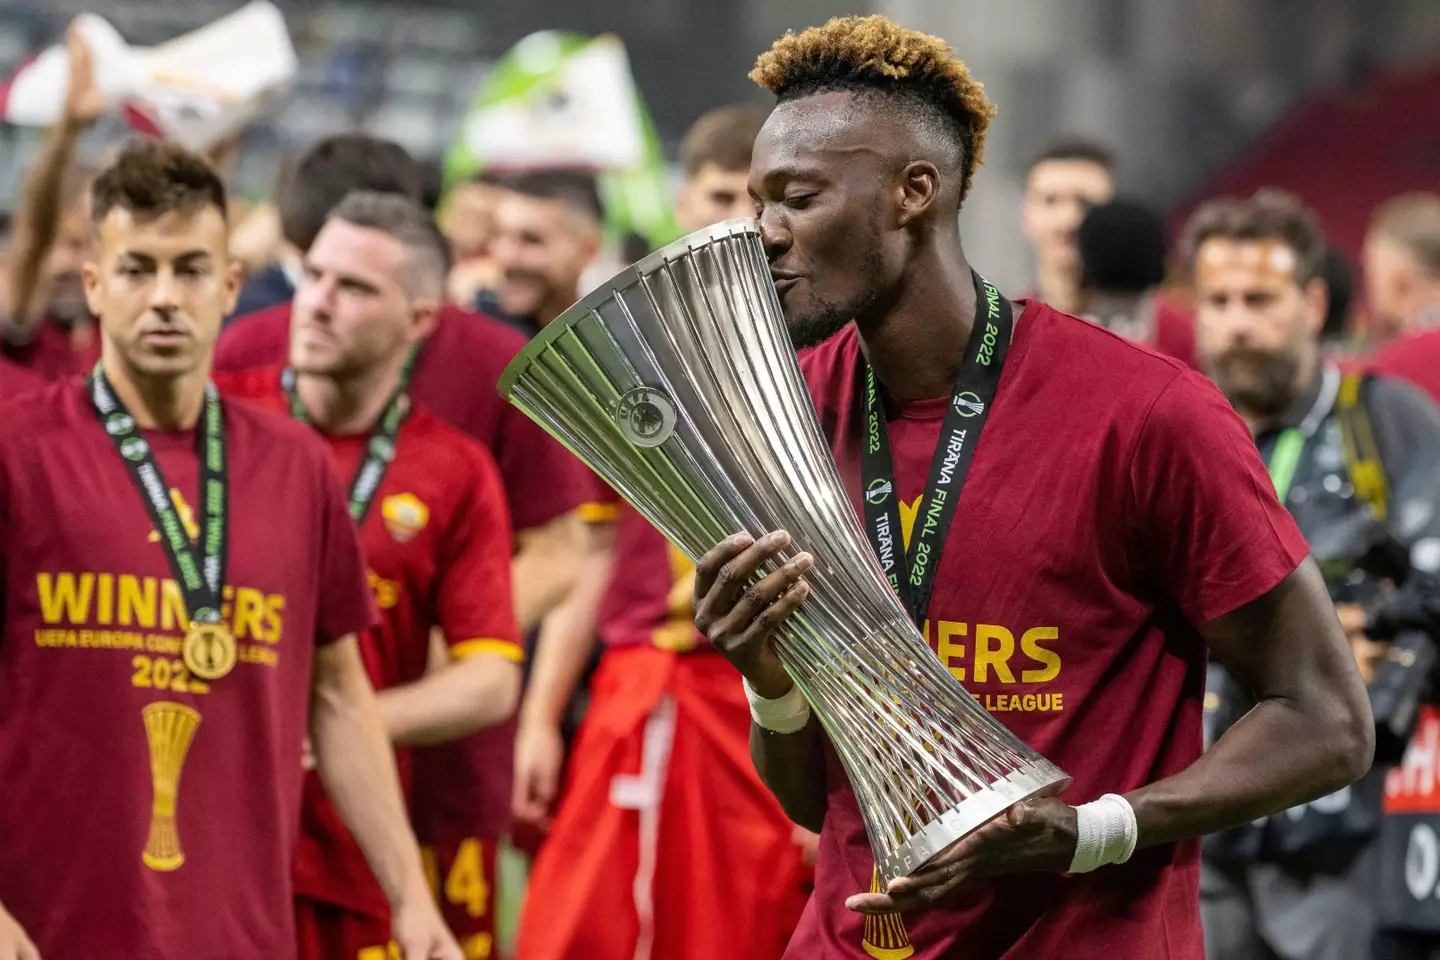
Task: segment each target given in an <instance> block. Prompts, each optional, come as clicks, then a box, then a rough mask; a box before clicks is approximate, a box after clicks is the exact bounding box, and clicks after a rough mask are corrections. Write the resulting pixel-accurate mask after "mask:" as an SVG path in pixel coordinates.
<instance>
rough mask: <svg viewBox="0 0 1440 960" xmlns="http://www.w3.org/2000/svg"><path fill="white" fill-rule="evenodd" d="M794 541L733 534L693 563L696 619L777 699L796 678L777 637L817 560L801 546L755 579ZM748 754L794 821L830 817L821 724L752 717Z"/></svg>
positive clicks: (811, 822)
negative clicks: (781, 725)
mask: <svg viewBox="0 0 1440 960" xmlns="http://www.w3.org/2000/svg"><path fill="white" fill-rule="evenodd" d="M789 542H790V537H789V535H788V534H786V533H785V532H784V531H779V532H777V533H772V534H770V535H769V536H767V537H762V538H761V539H760V541H759V542H758V543H757V542H755V540H754V538H752V537H751V536H750V535H749V534H739V535H737V536H734V537H730V538H729V539H727V540H725V541H724V542H723V543H721V544H719V545H718V546H716V547H715V548H714V549H713V550H711V551H710V552H709V553H707V554H705V556H703V557H701V558H700V562H699V563H697V564H696V565H695V599H694V602H695V626H696V628H697V629H699V631H700V632H701V633H703V634H705V636H707V637H709V638H710V642H711V643H713V644H714V645H715V648H716V649H717V650H719V651H720V652H721V653H723V654H724V655H725V656H726V657H727V658H728V659H729V660H730V663H731V664H733V665H734V666H735V668H736V669H737V670H739V671H740V674H741V676H743V677H744V678H745V679H746V680H748V681H749V682H750V686H751V687H753V688H754V689H755V692H756V693H758V694H759V695H760V696H762V697H765V698H767V699H771V700H774V699H778V698H780V697H783V696H785V694H787V693H789V692H790V689H791V688H792V687H793V686H794V685H795V681H793V680H791V679H790V675H789V674H788V673H786V672H785V668H784V667H783V666H782V665H781V663H780V658H779V657H778V656H777V655H776V654H775V647H774V644H773V640H774V636H775V631H776V629H777V628H778V627H779V626H780V624H781V623H783V622H784V621H785V618H786V617H788V616H790V614H791V613H793V612H795V611H796V610H798V609H800V605H801V604H803V603H804V602H805V598H806V597H807V596H809V595H810V587H809V585H808V584H806V583H805V582H804V581H802V580H801V579H800V577H801V575H802V574H803V573H804V572H805V571H806V570H808V569H810V566H811V565H812V564H813V560H812V558H811V556H810V554H808V553H801V554H799V555H797V556H796V557H795V558H793V559H792V560H791V561H790V562H789V563H787V564H785V565H784V566H783V567H781V568H780V569H779V570H777V571H775V572H774V573H771V574H770V575H769V576H767V577H765V578H764V579H762V580H760V581H759V582H758V583H755V584H754V585H749V584H750V580H751V579H752V578H753V576H754V574H755V573H756V571H758V570H759V569H760V567H762V566H763V565H764V564H765V562H766V561H768V560H770V559H771V558H772V557H774V556H775V555H776V554H778V553H779V552H780V551H781V550H783V549H784V548H785V547H786V546H787V545H788V544H789ZM750 756H751V758H752V759H753V760H754V761H755V769H756V770H757V771H759V773H760V779H761V780H763V781H764V782H765V786H767V787H768V788H769V789H770V792H771V793H773V794H774V795H775V798H776V799H777V800H779V801H780V806H781V808H782V809H783V810H784V811H785V814H786V816H788V817H789V818H790V819H791V820H792V821H794V822H795V823H797V824H799V825H800V826H802V827H804V828H805V829H807V830H810V831H811V832H814V833H818V832H820V825H821V824H822V823H823V822H824V821H825V808H826V798H825V753H824V750H823V741H822V739H821V732H820V724H819V722H818V721H816V720H815V718H814V717H813V716H812V717H811V718H810V722H809V723H807V724H805V726H804V727H802V728H801V729H800V730H799V731H797V732H795V733H791V734H784V733H775V732H773V731H770V730H765V729H763V728H761V727H760V726H758V725H757V724H754V723H752V724H751V725H750Z"/></svg>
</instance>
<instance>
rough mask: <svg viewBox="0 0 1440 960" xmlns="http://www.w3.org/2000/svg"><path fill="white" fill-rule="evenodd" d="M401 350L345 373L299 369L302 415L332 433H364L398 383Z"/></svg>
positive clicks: (402, 360) (402, 363)
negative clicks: (303, 370) (361, 368)
mask: <svg viewBox="0 0 1440 960" xmlns="http://www.w3.org/2000/svg"><path fill="white" fill-rule="evenodd" d="M404 367H405V354H404V353H400V354H399V355H398V358H396V359H391V360H388V361H386V362H385V363H380V364H376V365H375V366H374V367H371V368H369V369H367V370H363V371H360V372H358V373H355V374H353V375H347V376H345V377H331V376H327V375H325V374H317V373H301V374H299V375H298V376H296V378H295V392H296V393H297V394H298V395H299V397H300V403H301V404H302V405H303V406H304V407H305V416H306V417H307V418H308V419H309V421H310V423H311V424H312V425H313V426H314V427H315V428H316V429H318V430H321V431H322V432H324V433H329V434H333V435H335V436H347V435H350V434H357V433H368V432H369V431H370V430H372V429H373V428H374V426H375V424H376V423H378V422H379V420H380V415H381V414H382V413H384V412H385V407H386V405H387V404H389V402H390V398H391V397H392V396H394V394H395V391H396V390H397V389H398V388H399V386H400V373H401V370H403V369H404Z"/></svg>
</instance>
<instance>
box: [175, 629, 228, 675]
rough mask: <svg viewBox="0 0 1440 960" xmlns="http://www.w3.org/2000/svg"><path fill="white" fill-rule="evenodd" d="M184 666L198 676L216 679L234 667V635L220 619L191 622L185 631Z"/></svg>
mask: <svg viewBox="0 0 1440 960" xmlns="http://www.w3.org/2000/svg"><path fill="white" fill-rule="evenodd" d="M184 655H185V666H187V667H189V668H190V673H191V674H192V675H194V676H195V677H198V678H199V679H201V680H219V679H220V678H221V677H223V676H225V675H226V674H227V673H229V672H230V671H231V670H234V669H235V661H236V660H237V659H238V657H239V651H238V649H237V648H236V645H235V635H234V634H233V633H231V632H230V628H229V627H227V626H226V625H225V624H223V623H192V624H191V625H190V632H189V633H187V634H185V648H184Z"/></svg>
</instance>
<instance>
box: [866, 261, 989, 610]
mask: <svg viewBox="0 0 1440 960" xmlns="http://www.w3.org/2000/svg"><path fill="white" fill-rule="evenodd" d="M974 278H975V323H974V326H973V327H972V329H971V331H970V339H969V341H968V342H967V343H966V345H965V356H964V359H963V360H962V361H961V363H960V373H959V375H958V377H957V379H956V384H955V390H954V392H953V393H952V394H951V397H950V406H949V408H948V409H947V410H946V411H945V420H944V422H943V423H942V424H941V427H940V443H939V445H938V446H937V447H936V449H935V456H934V458H933V459H932V460H931V462H930V475H929V477H928V478H927V480H926V481H925V495H924V497H923V499H922V500H921V502H920V503H921V513H920V515H919V516H917V517H916V518H915V527H914V530H913V531H912V532H911V536H910V549H909V550H906V549H905V547H904V542H905V541H904V533H903V530H904V528H903V527H902V526H901V519H900V490H899V486H898V484H897V483H896V481H895V463H894V461H893V460H892V459H891V454H890V434H889V430H888V428H887V427H886V425H885V407H884V404H883V403H882V402H881V399H880V396H879V390H878V388H877V386H876V383H875V371H874V370H873V369H871V367H870V365H869V364H865V395H864V399H863V402H864V404H865V418H864V430H865V435H864V436H863V437H862V438H861V447H860V481H861V484H862V486H863V487H864V489H863V490H862V491H861V495H862V496H863V497H864V500H865V532H866V534H867V536H869V538H870V547H871V549H873V550H874V551H875V555H876V557H878V558H879V560H880V566H881V569H883V570H884V571H885V576H886V578H887V579H888V580H889V581H890V586H891V588H892V589H893V590H894V591H895V593H896V594H897V595H898V596H899V597H900V602H901V603H902V604H903V605H904V606H905V609H906V610H907V611H908V612H909V614H910V616H911V619H913V620H914V621H915V625H916V626H917V627H920V628H922V629H923V625H924V622H925V618H926V616H927V615H928V612H929V608H930V593H931V591H932V590H933V589H934V587H935V572H936V570H937V569H938V568H939V566H940V556H941V553H942V552H943V551H944V549H945V541H946V539H948V537H949V533H950V524H951V522H952V521H953V520H954V517H955V506H956V504H958V503H959V501H960V492H961V490H963V489H964V486H965V478H966V476H967V475H968V474H969V472H970V465H971V463H972V462H973V461H974V459H975V447H976V446H977V445H978V444H979V442H980V432H981V430H982V429H984V427H985V423H986V421H987V420H988V419H989V416H990V409H991V407H992V406H993V405H994V402H995V393H996V391H997V390H998V389H999V387H1000V373H1001V370H1002V369H1003V367H1004V365H1005V356H1006V354H1008V353H1009V350H1010V336H1011V332H1012V330H1013V329H1014V324H1015V318H1014V315H1013V313H1014V311H1013V308H1012V306H1011V304H1010V301H1009V300H1007V299H1005V297H1003V296H1002V295H1001V294H1000V291H999V290H997V289H996V288H995V286H994V284H992V283H990V281H988V280H986V279H984V278H983V277H981V276H980V275H979V274H978V273H976V274H974ZM861 362H862V363H863V362H864V361H863V360H862V361H861Z"/></svg>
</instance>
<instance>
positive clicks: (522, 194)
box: [481, 170, 605, 338]
mask: <svg viewBox="0 0 1440 960" xmlns="http://www.w3.org/2000/svg"><path fill="white" fill-rule="evenodd" d="M604 218H605V214H604V210H603V208H602V206H601V203H600V193H599V190H598V189H597V188H596V185H595V178H594V177H593V176H591V175H590V174H588V173H582V172H579V171H571V170H537V171H534V172H532V173H525V174H521V175H519V176H517V177H515V178H513V179H512V180H510V181H509V183H508V184H507V185H506V190H505V193H504V194H503V195H502V196H501V197H500V201H499V203H497V204H496V206H495V234H494V238H493V240H492V242H491V254H492V256H493V257H494V258H495V270H496V273H497V280H496V282H495V289H494V290H493V291H491V292H489V293H488V294H482V296H481V309H484V310H491V311H493V312H494V313H495V314H496V315H497V316H499V317H500V318H501V319H502V320H503V321H505V322H506V323H508V324H510V325H511V326H513V327H514V328H515V329H517V330H519V331H520V332H521V333H523V334H524V335H525V336H526V337H527V338H529V337H533V336H534V335H535V334H536V333H539V332H540V330H541V329H543V328H544V327H545V325H546V324H548V323H549V322H550V321H551V320H554V319H555V318H556V317H558V316H560V314H561V313H563V312H564V311H565V310H567V309H568V308H569V307H570V306H571V305H572V304H574V303H575V301H576V300H578V299H580V278H581V277H582V276H583V275H584V273H585V270H586V269H587V268H588V267H589V266H590V265H591V264H592V263H593V262H594V261H595V258H596V257H597V256H598V255H599V253H600V244H601V240H602V239H603V230H604Z"/></svg>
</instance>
